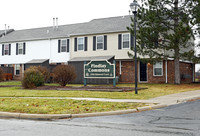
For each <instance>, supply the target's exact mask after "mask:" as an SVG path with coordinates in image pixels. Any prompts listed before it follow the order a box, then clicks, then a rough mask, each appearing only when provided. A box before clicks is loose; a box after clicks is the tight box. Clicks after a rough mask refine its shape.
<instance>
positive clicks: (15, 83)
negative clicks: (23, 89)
mask: <svg viewBox="0 0 200 136" xmlns="http://www.w3.org/2000/svg"><path fill="white" fill-rule="evenodd" d="M0 85H21V82H20V81H4V82H0Z"/></svg>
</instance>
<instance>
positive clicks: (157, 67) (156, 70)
mask: <svg viewBox="0 0 200 136" xmlns="http://www.w3.org/2000/svg"><path fill="white" fill-rule="evenodd" d="M153 75H154V76H162V75H163V63H162V62H156V63H155V64H154V65H153Z"/></svg>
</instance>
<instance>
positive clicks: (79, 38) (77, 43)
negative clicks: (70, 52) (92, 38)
mask: <svg viewBox="0 0 200 136" xmlns="http://www.w3.org/2000/svg"><path fill="white" fill-rule="evenodd" d="M79 39H83V49H81V50H80V49H79ZM84 49H85V38H84V37H78V38H77V51H84Z"/></svg>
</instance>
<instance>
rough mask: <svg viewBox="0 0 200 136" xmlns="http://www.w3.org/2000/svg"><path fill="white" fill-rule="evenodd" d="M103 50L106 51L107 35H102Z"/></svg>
mask: <svg viewBox="0 0 200 136" xmlns="http://www.w3.org/2000/svg"><path fill="white" fill-rule="evenodd" d="M104 50H107V35H104Z"/></svg>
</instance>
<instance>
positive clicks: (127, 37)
mask: <svg viewBox="0 0 200 136" xmlns="http://www.w3.org/2000/svg"><path fill="white" fill-rule="evenodd" d="M129 45H130V35H129V34H123V35H122V47H123V48H129Z"/></svg>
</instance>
